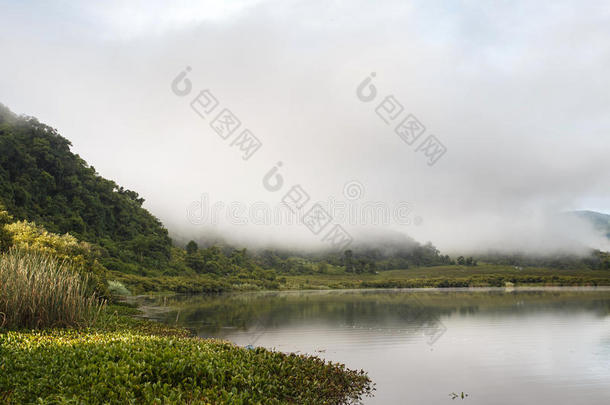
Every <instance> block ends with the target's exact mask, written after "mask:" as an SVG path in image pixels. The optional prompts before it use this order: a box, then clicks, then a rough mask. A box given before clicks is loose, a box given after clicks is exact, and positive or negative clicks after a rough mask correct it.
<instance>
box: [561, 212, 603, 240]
mask: <svg viewBox="0 0 610 405" xmlns="http://www.w3.org/2000/svg"><path fill="white" fill-rule="evenodd" d="M570 215H573V216H576V217H578V218H581V219H584V220H586V221H587V222H589V223H590V224H591V225H593V227H594V228H595V229H596V230H598V231H600V232H602V233H604V234H605V235H606V237H607V238H608V239H610V215H607V214H602V213H601V212H595V211H572V212H571V213H570Z"/></svg>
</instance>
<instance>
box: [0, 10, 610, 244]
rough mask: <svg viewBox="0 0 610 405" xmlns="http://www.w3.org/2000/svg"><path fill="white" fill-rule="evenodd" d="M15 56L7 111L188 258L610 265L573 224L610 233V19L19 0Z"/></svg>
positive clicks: (607, 13)
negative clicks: (331, 235) (403, 242)
mask: <svg viewBox="0 0 610 405" xmlns="http://www.w3.org/2000/svg"><path fill="white" fill-rule="evenodd" d="M0 55H2V63H0V102H1V103H3V104H5V105H6V106H8V107H9V108H10V109H12V110H13V111H14V112H16V113H19V114H26V115H31V116H35V117H37V118H38V119H39V120H40V121H42V122H44V123H46V124H48V125H50V126H52V127H54V128H57V130H58V131H59V132H60V133H61V134H62V135H63V136H64V137H66V138H68V139H69V140H70V141H71V142H72V144H73V151H74V152H75V153H78V154H79V155H80V156H81V157H83V158H84V159H85V160H86V161H87V162H89V163H90V164H91V165H92V166H94V167H95V169H96V170H97V171H98V172H99V173H100V174H101V175H102V176H104V177H106V178H110V179H113V180H115V181H116V182H117V183H118V184H120V185H122V186H124V187H126V188H129V189H133V190H135V191H137V192H139V193H140V195H141V196H142V197H144V198H145V199H146V202H145V204H144V206H145V207H146V208H147V209H149V210H150V211H151V212H152V213H153V214H154V215H156V216H157V217H159V218H160V219H161V220H162V221H163V222H164V223H165V224H166V225H167V227H168V228H169V229H170V232H171V233H172V235H173V236H175V237H176V238H177V239H178V240H182V239H185V238H186V239H189V238H204V239H205V238H206V237H208V238H212V237H213V235H222V236H223V237H225V238H227V239H229V240H232V241H235V243H241V244H245V245H256V244H259V245H260V244H279V245H281V244H284V245H291V246H294V245H298V246H319V245H321V244H322V245H323V244H324V243H325V242H324V235H325V234H326V232H327V231H328V230H329V229H330V228H331V227H334V226H335V225H340V226H341V227H342V228H341V229H343V230H345V232H347V234H349V235H350V237H351V238H352V239H354V240H355V241H358V240H360V241H362V240H367V239H369V238H375V237H376V236H375V235H379V234H381V233H392V234H397V235H398V234H403V235H409V236H411V237H413V238H415V239H416V240H418V241H421V242H425V241H432V242H433V243H434V244H435V245H436V246H438V247H439V248H440V249H441V250H442V251H445V252H461V251H474V250H482V249H496V250H498V249H499V250H515V249H517V250H522V251H540V250H545V251H567V250H574V249H576V250H578V249H580V247H581V246H584V245H587V246H594V247H599V248H606V249H608V245H607V244H608V241H607V240H606V239H604V238H603V237H602V236H601V235H600V234H599V233H597V232H596V231H594V230H593V229H592V228H591V227H590V226H588V225H587V224H584V223H582V222H580V221H578V220H574V219H571V218H565V217H563V216H557V215H558V214H560V213H562V212H566V211H570V210H578V209H590V210H596V211H600V212H605V213H610V191H609V190H610V176H609V173H610V159H609V151H610V136H609V135H610V114H608V110H609V108H610V75H608V71H610V5H609V4H608V3H607V2H603V1H587V2H578V1H546V0H542V1H536V2H531V1H520V0H517V1H466V0H462V1H360V0H355V1H328V0H326V1H317V0H308V1H294V0H283V1H276V0H243V1H226V2H221V1H173V2H170V1H155V0H153V1H134V2H121V1H106V2H103V4H102V3H99V4H94V3H93V2H78V1H70V0H65V1H56V2H47V1H22V2H8V1H3V0H0ZM181 74H183V76H180V75H181ZM202 92H203V93H202ZM202 94H203V95H204V96H205V97H204V98H202V97H203V96H202ZM210 96H211V97H210ZM204 101H205V102H204ZM206 103H209V104H206ZM193 106H194V107H193ZM212 107H214V109H213V110H210V112H209V113H208V111H207V109H208V108H212ZM196 110H197V111H196ZM204 110H205V111H204ZM226 110H228V111H230V114H231V117H232V119H234V120H238V121H239V122H240V125H239V127H237V128H235V127H234V126H233V127H231V126H230V125H228V126H226V127H223V124H222V123H223V122H226V119H225V118H226V115H224V114H223V113H225V112H226ZM231 117H230V118H231ZM217 118H218V119H217ZM223 119H225V121H222V120H223ZM414 120H415V121H414ZM233 122H236V121H233ZM413 122H415V123H416V124H417V126H415V127H413V126H411V127H409V128H411V130H412V131H414V132H404V128H405V127H404V126H401V124H404V125H407V124H412V123H413ZM400 128H402V130H401V129H400ZM413 128H419V129H420V130H417V131H415V130H413ZM246 129H247V130H248V131H249V132H246V134H245V135H243V131H244V130H246ZM422 130H423V132H422ZM233 131H234V132H233ZM401 131H402V132H401ZM401 133H402V137H401V135H400V134H401ZM405 134H406V135H405ZM251 136H254V137H255V140H254V141H253V140H252V139H253V138H251ZM249 137H250V138H249ZM225 138H226V139H225ZM240 139H241V141H244V140H248V139H249V142H250V143H243V142H242V143H241V144H240ZM244 145H250V146H251V148H249V149H247V150H245V151H244V150H243V148H242V147H243V146H244ZM252 145H254V146H252ZM257 145H260V147H258V148H255V146H257ZM278 162H281V165H278ZM274 168H275V171H273V170H274ZM266 176H267V177H266ZM277 176H281V182H282V187H280V189H279V190H275V191H274V190H273V189H274V186H273V185H272V184H271V183H273V182H277V179H278V177H277ZM265 178H266V179H267V180H266V181H265ZM270 182H271V183H270ZM274 184H275V183H274ZM295 186H297V187H296V188H295ZM295 193H296V194H298V195H299V196H300V197H299V198H300V199H296V200H298V201H295V198H294V196H295ZM305 195H307V196H308V197H309V199H307V202H306V203H305V204H304V206H303V207H302V208H300V211H299V213H297V214H293V213H291V212H290V211H289V210H288V211H287V208H286V205H284V204H283V203H282V201H286V199H289V200H290V201H291V202H292V203H293V204H297V205H298V203H299V201H300V202H304V196H305ZM316 202H319V203H320V207H322V208H323V209H324V212H325V213H326V214H327V216H326V217H325V218H330V222H328V226H326V227H325V228H324V229H322V230H319V229H317V228H316V229H314V230H312V229H310V227H308V226H305V225H304V224H303V223H301V222H300V221H299V220H298V219H296V220H294V219H293V216H294V217H296V216H298V215H303V214H305V215H307V213H311V211H309V210H310V209H312V207H313V206H314V205H315V203H316ZM288 206H290V205H289V204H288ZM293 208H294V207H293ZM316 212H319V211H316ZM316 231H317V232H316ZM575 242H576V243H575Z"/></svg>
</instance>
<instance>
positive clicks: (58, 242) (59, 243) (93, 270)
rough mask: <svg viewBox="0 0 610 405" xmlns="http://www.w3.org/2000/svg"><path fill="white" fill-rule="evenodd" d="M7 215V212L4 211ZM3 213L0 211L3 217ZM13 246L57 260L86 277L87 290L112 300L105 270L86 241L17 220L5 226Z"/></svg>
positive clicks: (93, 249)
mask: <svg viewBox="0 0 610 405" xmlns="http://www.w3.org/2000/svg"><path fill="white" fill-rule="evenodd" d="M4 212H6V211H4ZM1 216H2V211H0V217H1ZM3 229H4V231H5V232H6V233H7V234H8V235H9V237H10V241H11V245H12V246H13V247H15V248H17V249H19V250H21V251H28V252H35V253H40V254H44V255H49V256H51V257H54V258H55V259H56V260H58V261H59V262H61V263H63V264H64V265H65V267H69V268H71V269H73V270H74V271H76V272H78V273H79V274H80V275H82V276H86V278H87V283H88V284H87V288H88V289H89V291H90V292H96V293H97V294H98V296H103V297H109V292H108V287H107V284H106V269H105V268H104V267H103V266H102V265H101V264H100V263H99V262H98V260H97V257H98V252H97V251H96V249H95V247H94V246H93V245H91V244H89V243H87V242H80V241H78V239H76V238H75V237H74V236H72V235H70V234H65V235H57V234H55V233H52V232H48V231H47V230H46V229H45V228H43V227H42V226H38V225H36V224H35V223H34V222H28V221H17V222H13V223H8V224H6V225H4V226H3Z"/></svg>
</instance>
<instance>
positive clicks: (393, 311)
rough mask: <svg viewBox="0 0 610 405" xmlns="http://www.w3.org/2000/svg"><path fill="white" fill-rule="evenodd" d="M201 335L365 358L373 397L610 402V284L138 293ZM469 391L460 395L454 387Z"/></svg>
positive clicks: (380, 400)
mask: <svg viewBox="0 0 610 405" xmlns="http://www.w3.org/2000/svg"><path fill="white" fill-rule="evenodd" d="M139 303H140V304H141V305H143V306H144V309H145V311H146V314H147V316H148V317H150V318H153V319H156V320H159V321H162V322H166V323H169V324H176V323H177V324H178V325H182V326H186V327H189V328H192V329H194V330H196V331H197V334H198V335H199V336H202V337H215V338H221V339H226V340H230V341H232V342H235V343H237V344H239V345H243V346H246V345H254V346H264V347H267V348H275V349H276V350H280V351H284V352H298V353H307V354H313V355H317V356H320V357H322V358H325V359H327V360H332V361H334V362H341V363H344V364H346V365H347V366H348V367H350V368H354V369H364V370H366V371H368V373H369V375H370V377H371V378H372V379H373V381H374V382H375V383H376V388H377V390H376V392H375V396H374V397H373V398H368V399H366V400H365V403H367V404H418V405H419V404H449V403H456V402H459V403H471V404H485V405H489V404H511V405H512V404H600V405H601V404H604V405H607V404H610V289H609V288H541V289H515V290H505V289H464V290H461V289H457V290H456V289H451V290H430V289H425V290H421V289H419V290H340V291H336V290H333V291H307V292H303V291H300V292H265V293H240V294H226V295H216V296H201V295H198V296H174V297H165V298H146V297H140V298H139ZM462 392H464V394H468V396H467V397H465V399H463V400H462V399H461V397H458V398H456V399H452V395H451V394H452V393H456V394H458V395H461V393H462Z"/></svg>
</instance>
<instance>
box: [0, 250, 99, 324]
mask: <svg viewBox="0 0 610 405" xmlns="http://www.w3.org/2000/svg"><path fill="white" fill-rule="evenodd" d="M86 282H87V281H86V280H82V279H81V278H80V276H79V275H78V274H77V273H75V272H74V271H72V270H71V269H69V268H68V267H66V266H65V264H64V263H59V262H57V261H56V260H55V259H54V258H52V257H51V256H49V255H45V254H43V253H37V252H26V251H23V250H19V249H15V248H12V249H11V250H9V251H8V252H7V253H4V254H2V255H1V256H0V327H7V328H20V327H23V328H43V327H50V326H61V327H64V326H79V325H88V324H92V323H93V322H94V321H95V319H96V317H97V314H98V313H99V310H100V309H101V307H102V306H103V302H101V303H100V302H99V301H98V299H97V298H96V296H95V294H91V295H90V294H87V293H86Z"/></svg>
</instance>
